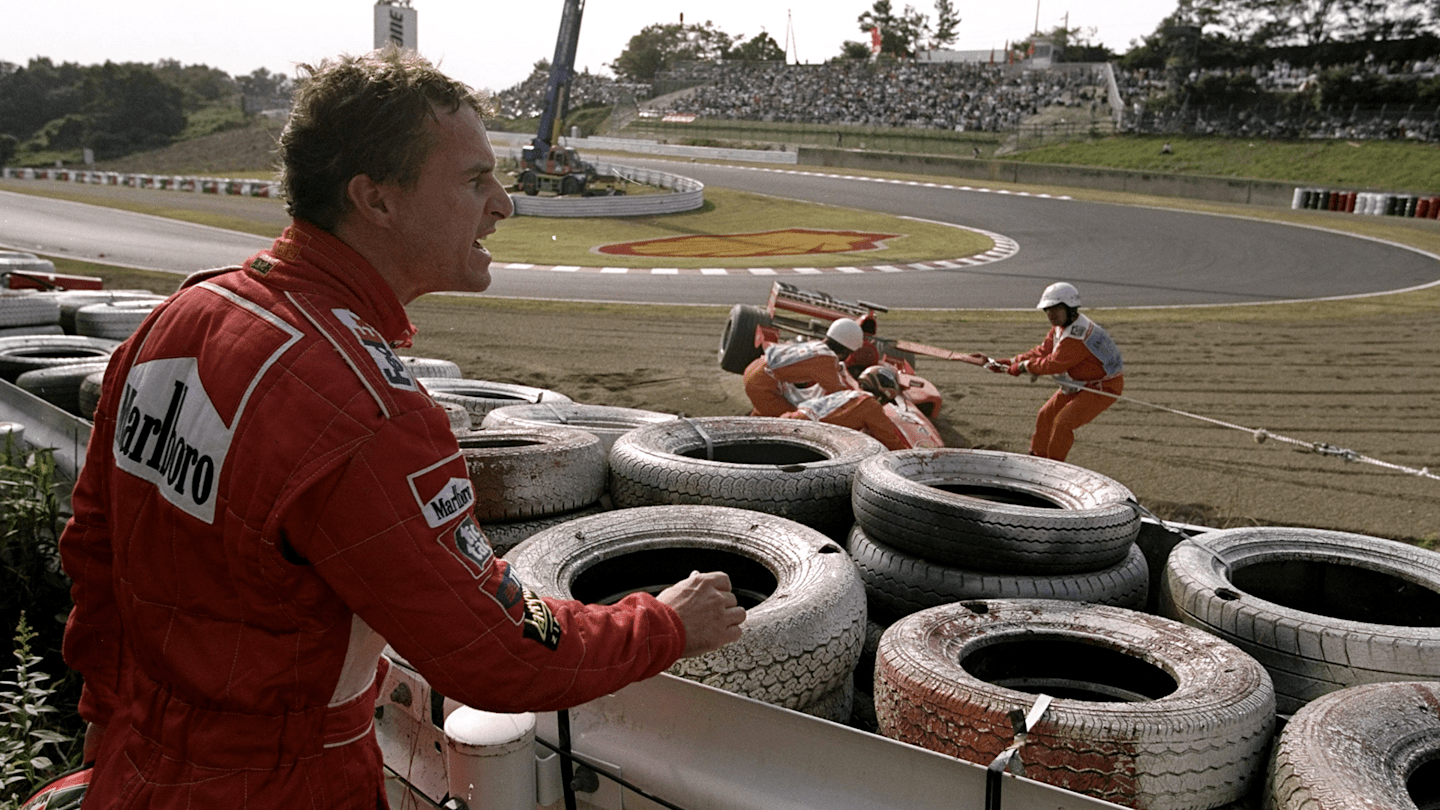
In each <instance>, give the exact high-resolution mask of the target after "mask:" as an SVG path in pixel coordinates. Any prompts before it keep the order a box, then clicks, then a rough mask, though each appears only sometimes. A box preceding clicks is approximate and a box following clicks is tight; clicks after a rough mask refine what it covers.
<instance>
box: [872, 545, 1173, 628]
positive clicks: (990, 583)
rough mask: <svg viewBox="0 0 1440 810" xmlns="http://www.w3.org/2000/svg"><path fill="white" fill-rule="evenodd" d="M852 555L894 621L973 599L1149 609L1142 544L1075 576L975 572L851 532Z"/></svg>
mask: <svg viewBox="0 0 1440 810" xmlns="http://www.w3.org/2000/svg"><path fill="white" fill-rule="evenodd" d="M847 545H848V546H849V549H850V556H851V558H852V559H854V560H855V565H856V567H857V568H858V569H859V571H860V579H862V580H864V582H865V593H866V595H867V596H868V597H869V598H870V604H871V605H872V606H874V607H878V608H880V609H881V610H882V611H884V612H885V613H887V614H888V615H889V616H891V617H895V618H899V617H900V616H908V615H909V614H911V613H914V612H915V611H917V610H924V609H925V608H929V607H935V606H936V605H943V604H947V603H949V602H960V601H964V600H967V599H1063V600H1065V601H1067V602H1094V603H1096V604H1101V605H1114V606H1116V607H1123V608H1130V609H1131V610H1144V609H1145V602H1146V599H1147V598H1148V596H1149V592H1150V591H1149V587H1150V569H1149V566H1148V564H1147V563H1146V561H1145V555H1144V554H1143V553H1141V551H1140V548H1139V546H1136V545H1134V544H1131V546H1130V553H1129V554H1127V555H1126V557H1125V559H1123V560H1121V561H1120V562H1119V563H1116V564H1115V565H1112V566H1110V567H1109V568H1103V569H1101V570H1099V571H1090V572H1082V573H1072V574H1050V575H1045V574H999V573H995V572H993V571H972V570H969V569H965V568H956V567H952V566H948V565H944V564H942V563H935V562H930V561H929V560H925V559H922V558H920V557H915V556H913V555H910V554H906V553H905V552H903V551H899V550H896V549H893V548H890V547H888V546H886V545H884V544H882V543H880V542H879V541H877V540H874V539H872V538H870V537H869V536H868V535H866V534H865V532H864V530H863V529H861V528H860V526H859V525H858V524H857V525H856V526H855V527H854V528H853V529H851V530H850V540H849V543H848V544H847Z"/></svg>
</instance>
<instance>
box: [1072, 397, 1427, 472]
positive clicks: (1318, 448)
mask: <svg viewBox="0 0 1440 810" xmlns="http://www.w3.org/2000/svg"><path fill="white" fill-rule="evenodd" d="M1062 387H1063V386H1062ZM1083 390H1085V391H1089V392H1090V393H1092V394H1100V395H1101V396H1107V397H1110V398H1111V399H1115V400H1119V401H1121V402H1133V403H1134V404H1136V405H1143V406H1145V407H1147V408H1154V409H1155V410H1158V411H1165V412H1166V413H1173V414H1175V415H1176V416H1184V417H1186V418H1189V419H1198V420H1200V421H1201V422H1208V423H1210V424H1212V425H1217V426H1219V427H1223V428H1229V429H1231V430H1238V431H1241V432H1243V433H1249V434H1250V435H1251V437H1252V438H1254V439H1255V443H1256V444H1264V443H1265V441H1266V440H1267V439H1274V440H1275V441H1277V442H1285V443H1286V444H1293V445H1297V446H1299V447H1303V448H1305V449H1306V450H1309V451H1310V452H1312V453H1318V454H1320V455H1322V456H1335V457H1337V458H1342V459H1344V460H1346V461H1356V462H1360V463H1362V464H1371V465H1374V466H1376V467H1383V468H1385V469H1387V470H1394V471H1395V472H1403V473H1407V474H1409V475H1418V476H1420V477H1421V478H1429V479H1432V480H1435V481H1440V475H1437V474H1435V473H1432V472H1430V468H1429V467H1421V468H1420V469H1416V468H1414V467H1406V466H1405V465H1403V464H1394V463H1391V462H1389V461H1382V460H1380V459H1378V458H1371V457H1370V456H1365V455H1361V454H1360V453H1357V452H1355V451H1354V450H1351V449H1349V448H1345V447H1336V446H1334V445H1331V444H1326V443H1324V442H1307V441H1302V440H1300V439H1292V438H1290V437H1289V436H1284V435H1281V434H1279V433H1272V432H1270V431H1268V430H1265V429H1264V428H1250V427H1245V426H1244V425H1237V424H1235V423H1233V422H1226V421H1223V420H1221V419H1212V418H1211V417H1208V416H1201V415H1200V414H1198V413H1190V412H1188V411H1182V410H1179V409H1178V408H1170V407H1167V406H1165V405H1156V404H1155V403H1153V402H1145V401H1144V400H1139V399H1135V398H1134V397H1127V396H1125V395H1124V394H1112V393H1110V392H1109V391H1102V390H1100V389H1097V388H1090V387H1088V386H1087V387H1085V388H1084V389H1083Z"/></svg>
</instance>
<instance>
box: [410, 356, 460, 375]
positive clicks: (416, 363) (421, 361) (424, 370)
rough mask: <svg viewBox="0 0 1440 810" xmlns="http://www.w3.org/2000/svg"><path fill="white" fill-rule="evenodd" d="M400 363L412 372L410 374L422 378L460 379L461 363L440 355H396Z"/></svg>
mask: <svg viewBox="0 0 1440 810" xmlns="http://www.w3.org/2000/svg"><path fill="white" fill-rule="evenodd" d="M395 356H396V357H397V358H399V360H400V364H401V365H403V366H405V368H406V369H407V370H408V371H409V372H410V376H412V377H419V378H421V379H424V378H427V377H428V378H430V379H437V378H438V379H450V380H458V379H460V365H459V364H458V363H454V362H452V361H450V360H441V359H440V358H438V357H411V356H409V355H405V354H397V355H395Z"/></svg>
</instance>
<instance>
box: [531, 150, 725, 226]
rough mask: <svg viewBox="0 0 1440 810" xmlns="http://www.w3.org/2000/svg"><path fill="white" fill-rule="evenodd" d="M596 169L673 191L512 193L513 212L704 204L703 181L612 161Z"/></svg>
mask: <svg viewBox="0 0 1440 810" xmlns="http://www.w3.org/2000/svg"><path fill="white" fill-rule="evenodd" d="M509 154H510V157H512V158H514V159H516V160H519V159H520V150H519V149H518V148H513V147H512V148H511V149H510V151H509ZM595 170H596V171H598V172H599V173H600V174H613V175H615V176H617V177H623V178H625V179H626V180H629V181H631V182H634V183H642V184H645V185H650V186H659V187H660V188H668V189H673V193H670V194H639V195H635V196H629V195H618V196H610V195H607V196H600V197H540V196H534V197H532V196H530V195H528V194H511V195H510V200H511V201H512V202H513V203H514V204H515V213H516V214H519V215H521V216H530V217H637V216H654V215H656V214H678V213H680V212H682V211H694V210H695V209H697V208H699V207H701V206H702V205H704V204H705V184H704V183H701V182H700V181H699V180H695V179H692V178H689V177H682V176H681V175H678V174H670V173H669V172H662V171H656V170H654V169H643V168H639V167H636V166H622V165H619V164H615V163H596V164H595Z"/></svg>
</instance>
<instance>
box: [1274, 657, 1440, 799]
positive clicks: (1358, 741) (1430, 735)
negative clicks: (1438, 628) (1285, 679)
mask: <svg viewBox="0 0 1440 810" xmlns="http://www.w3.org/2000/svg"><path fill="white" fill-rule="evenodd" d="M1265 807H1266V808H1268V809H1269V810H1351V808H1372V807H1374V808H1390V807H1395V808H1400V807H1410V808H1415V807H1419V808H1435V807H1440V681H1410V682H1405V683H1373V684H1364V685H1361V686H1351V687H1347V688H1345V689H1341V690H1339V691H1336V692H1331V693H1330V694H1328V695H1324V696H1321V697H1318V698H1316V699H1315V700H1313V701H1311V702H1310V703H1307V704H1305V706H1304V708H1302V709H1300V711H1298V712H1296V713H1295V716H1294V717H1292V718H1290V721H1289V722H1288V723H1286V724H1285V729H1284V730H1283V731H1282V732H1281V733H1280V736H1279V738H1278V739H1277V740H1276V743H1275V753H1274V756H1272V757H1271V760H1270V773H1269V777H1268V778H1267V780H1266V784H1265Z"/></svg>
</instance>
